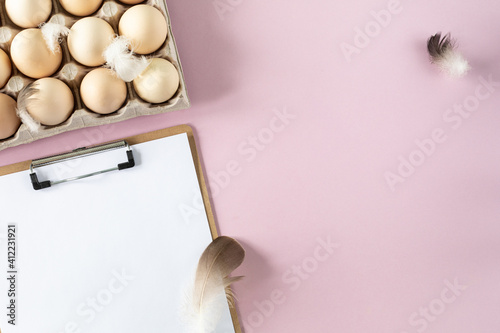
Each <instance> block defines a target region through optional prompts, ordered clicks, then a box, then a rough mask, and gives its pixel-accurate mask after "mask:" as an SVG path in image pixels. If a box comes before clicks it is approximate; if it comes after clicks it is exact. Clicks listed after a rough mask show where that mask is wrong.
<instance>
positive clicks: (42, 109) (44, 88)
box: [25, 78, 75, 126]
mask: <svg viewBox="0 0 500 333" xmlns="http://www.w3.org/2000/svg"><path fill="white" fill-rule="evenodd" d="M27 89H33V91H34V92H33V94H32V95H31V96H29V97H28V100H27V101H26V103H25V104H26V110H27V111H28V113H29V114H30V116H31V117H32V118H33V119H35V120H36V121H38V122H39V123H41V124H43V125H47V126H54V125H58V124H60V123H62V122H64V121H65V120H66V119H68V118H69V116H70V115H71V114H72V113H73V108H74V106H75V101H74V98H73V93H72V92H71V89H69V87H68V86H67V85H66V83H64V82H62V81H61V80H57V79H53V78H44V79H40V80H37V81H35V82H33V84H32V85H31V86H28V87H27Z"/></svg>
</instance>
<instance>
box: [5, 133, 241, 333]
mask: <svg viewBox="0 0 500 333" xmlns="http://www.w3.org/2000/svg"><path fill="white" fill-rule="evenodd" d="M183 133H186V134H187V136H188V141H189V146H190V148H191V155H192V156H193V162H194V166H195V169H196V175H197V176H198V183H199V185H200V189H201V195H202V197H203V203H204V205H205V210H206V212H207V218H208V224H209V227H210V232H211V234H212V239H215V238H217V237H218V236H219V235H218V233H217V226H216V224H215V219H214V214H213V211H212V206H211V204H210V197H209V195H208V189H207V186H206V183H205V176H204V174H203V168H202V165H201V160H200V157H199V155H198V150H197V148H196V141H195V138H194V133H193V129H192V128H191V126H189V125H178V126H174V127H169V128H165V129H161V130H157V131H152V132H148V133H144V134H138V135H134V136H131V137H128V138H125V139H123V140H125V141H127V142H128V143H129V144H130V145H131V146H134V145H136V144H140V143H145V142H149V141H154V140H158V139H162V138H166V137H169V136H174V135H178V134H183ZM113 141H116V140H113ZM31 162H32V161H25V162H20V163H14V164H11V165H6V166H3V167H0V177H1V176H6V175H9V174H13V173H16V172H21V171H26V170H29V167H30V164H31ZM228 305H229V303H228ZM229 310H230V312H231V318H232V320H233V326H234V330H235V332H236V333H243V331H242V329H241V326H240V321H239V318H238V312H237V309H236V307H229ZM0 333H1V331H0Z"/></svg>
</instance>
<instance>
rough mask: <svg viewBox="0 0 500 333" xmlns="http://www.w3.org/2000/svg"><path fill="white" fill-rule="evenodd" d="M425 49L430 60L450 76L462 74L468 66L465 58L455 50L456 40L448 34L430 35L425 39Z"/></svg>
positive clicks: (466, 70)
mask: <svg viewBox="0 0 500 333" xmlns="http://www.w3.org/2000/svg"><path fill="white" fill-rule="evenodd" d="M427 51H428V52H429V56H430V58H431V62H432V63H433V64H436V65H437V66H438V67H439V69H440V70H441V71H443V72H445V73H446V74H448V75H449V76H450V77H461V76H464V75H465V74H466V73H467V72H468V71H469V70H470V66H469V63H468V62H467V60H466V59H465V58H464V57H463V56H462V54H460V52H458V51H457V47H456V41H455V40H454V39H452V38H451V35H450V34H446V35H445V36H443V37H442V36H441V33H440V32H438V33H437V34H435V35H433V36H431V37H430V38H429V39H428V40H427Z"/></svg>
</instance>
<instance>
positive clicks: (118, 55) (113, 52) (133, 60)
mask: <svg viewBox="0 0 500 333" xmlns="http://www.w3.org/2000/svg"><path fill="white" fill-rule="evenodd" d="M104 58H105V59H106V67H108V68H110V69H112V70H114V71H115V72H116V74H117V75H118V77H119V78H120V79H122V80H123V81H125V82H132V81H133V80H134V79H135V78H136V77H138V76H139V75H140V74H141V73H142V72H144V70H145V69H146V68H147V67H148V66H149V64H150V63H151V61H150V60H148V59H146V57H144V56H140V57H139V56H136V55H135V54H134V52H133V50H131V43H130V40H128V39H127V38H126V37H123V36H119V37H116V38H115V39H114V40H113V42H112V43H111V45H109V46H108V47H107V48H106V50H105V51H104Z"/></svg>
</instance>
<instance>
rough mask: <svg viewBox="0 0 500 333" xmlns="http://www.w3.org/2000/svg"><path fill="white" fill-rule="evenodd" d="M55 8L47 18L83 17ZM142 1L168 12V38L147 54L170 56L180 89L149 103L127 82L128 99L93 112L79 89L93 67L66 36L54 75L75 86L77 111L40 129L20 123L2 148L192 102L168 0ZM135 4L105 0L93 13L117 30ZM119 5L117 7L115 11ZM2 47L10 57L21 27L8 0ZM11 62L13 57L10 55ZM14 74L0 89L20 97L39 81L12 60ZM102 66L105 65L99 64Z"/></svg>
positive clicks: (1, 14)
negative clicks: (73, 50) (9, 10)
mask: <svg viewBox="0 0 500 333" xmlns="http://www.w3.org/2000/svg"><path fill="white" fill-rule="evenodd" d="M52 2H53V8H52V14H51V17H49V19H48V20H47V22H48V21H50V20H57V21H58V22H61V20H62V19H63V20H64V22H65V24H66V26H67V27H68V28H71V26H72V24H74V23H75V22H76V21H78V20H79V19H81V18H83V17H76V16H72V15H71V14H69V13H68V12H66V11H65V10H64V9H63V7H62V6H61V5H60V3H59V0H52ZM140 4H148V5H152V6H154V7H156V8H157V9H159V10H160V11H161V12H162V13H163V14H164V16H165V18H166V20H167V25H168V36H167V40H166V42H165V43H164V44H163V45H162V47H161V48H160V49H159V50H157V51H156V52H154V53H153V54H150V55H146V57H147V58H164V59H167V60H169V61H170V62H171V63H172V64H173V65H174V66H175V67H176V68H177V70H178V72H179V77H180V85H179V89H178V90H177V92H176V93H175V95H174V96H173V97H172V98H171V99H170V100H168V101H167V102H165V103H162V104H149V103H147V102H145V101H143V100H142V99H141V98H140V97H139V96H138V95H137V93H136V92H135V91H134V87H133V84H132V83H127V90H128V96H127V101H126V102H125V104H124V105H123V107H122V108H121V109H120V110H118V111H116V112H114V113H111V114H108V115H101V114H97V113H94V112H92V111H90V110H89V109H87V108H86V107H85V105H84V103H83V102H82V99H81V97H80V93H79V87H80V84H81V81H82V80H83V77H84V76H85V74H87V73H88V72H90V71H91V70H92V69H95V68H98V67H94V68H89V67H85V66H83V65H81V64H79V63H78V62H77V61H76V60H74V59H73V58H72V57H71V55H70V53H69V50H68V46H67V41H66V38H64V40H63V41H62V43H61V49H62V53H63V61H62V64H61V66H60V68H59V69H58V71H57V72H56V73H55V74H54V75H52V76H51V77H54V78H57V79H60V80H62V81H64V82H65V83H66V84H67V85H68V86H69V87H70V88H71V90H72V92H73V95H74V98H75V111H74V112H73V114H72V115H71V116H70V117H69V118H68V119H67V120H66V121H65V122H63V123H62V124H59V125H56V126H44V125H42V128H41V129H40V130H39V131H38V132H36V133H35V132H31V131H30V130H28V128H27V126H26V125H24V124H21V127H20V128H19V130H18V131H17V132H16V134H14V135H13V136H12V137H10V138H7V139H5V140H0V150H3V149H6V148H9V147H14V146H18V145H21V144H25V143H30V142H33V141H35V140H39V139H42V138H46V137H50V136H54V135H57V134H60V133H64V132H68V131H72V130H76V129H81V128H85V127H92V126H99V125H105V124H111V123H116V122H119V121H124V120H127V119H131V118H135V117H139V116H144V115H154V114H159V113H166V112H171V111H176V110H181V109H186V108H188V107H189V106H190V102H189V98H188V95H187V91H186V85H185V81H184V75H183V72H182V67H181V62H180V59H179V54H178V51H177V46H176V44H175V40H174V36H173V34H172V27H171V24H170V17H169V14H168V10H167V4H166V2H165V0H149V1H143V2H142V3H140ZM133 6H134V5H126V4H123V3H121V2H119V1H109V0H108V1H104V2H103V5H102V6H101V8H100V9H99V10H98V11H97V12H96V13H94V14H93V15H90V16H94V17H99V18H102V19H104V20H105V21H107V22H108V23H109V24H110V25H111V26H112V27H113V29H114V30H115V33H116V34H118V23H119V20H120V17H121V15H123V13H124V12H125V11H126V10H127V9H128V8H130V7H133ZM117 9H118V11H116V10H117ZM0 21H1V22H0V25H1V27H0V48H2V49H3V50H4V51H5V52H6V53H7V54H8V55H9V57H10V52H9V51H10V44H11V42H12V39H13V38H14V36H15V35H16V34H17V33H19V32H20V31H21V30H23V29H22V28H20V27H18V26H16V25H15V24H14V23H12V21H11V20H10V19H9V17H8V15H7V13H6V11H5V0H0ZM11 62H12V59H11ZM12 66H13V68H12V77H11V78H10V80H9V82H8V83H7V84H6V86H5V87H3V88H2V89H0V92H2V93H4V94H7V95H9V96H11V97H13V98H14V99H16V100H17V97H18V95H19V92H20V91H21V90H22V89H23V88H24V87H26V86H27V85H28V84H29V83H31V82H34V81H36V80H35V79H32V78H29V77H26V76H25V75H23V74H22V73H21V72H20V71H19V70H17V69H16V68H15V65H14V64H13V63H12ZM99 67H102V66H99Z"/></svg>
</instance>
